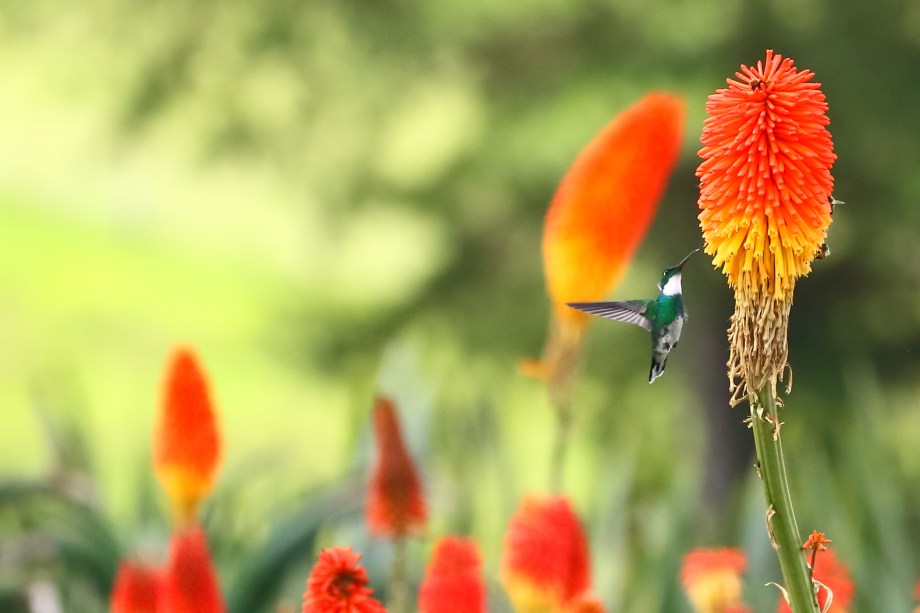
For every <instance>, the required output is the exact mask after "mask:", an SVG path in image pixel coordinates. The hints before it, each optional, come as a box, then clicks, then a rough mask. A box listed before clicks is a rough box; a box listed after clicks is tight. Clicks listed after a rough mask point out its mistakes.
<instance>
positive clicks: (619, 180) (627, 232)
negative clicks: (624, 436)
mask: <svg viewBox="0 0 920 613" xmlns="http://www.w3.org/2000/svg"><path fill="white" fill-rule="evenodd" d="M683 124H684V102H683V100H682V99H681V98H679V97H677V96H674V95H670V94H664V93H652V94H648V95H647V96H645V97H644V98H642V99H641V100H639V101H638V102H636V103H635V104H634V105H633V106H631V107H629V108H628V109H626V110H625V111H623V112H622V113H621V114H620V115H619V116H617V117H616V118H615V119H614V120H613V121H611V122H610V123H609V124H608V125H607V126H606V127H604V129H603V130H601V132H600V133H599V134H598V135H597V136H596V137H595V138H594V140H592V141H591V142H590V143H589V144H588V145H587V146H586V147H585V148H584V150H583V151H582V152H581V153H580V154H579V155H578V158H577V159H576V160H575V163H574V164H573V165H572V168H571V169H570V170H569V172H568V173H567V174H566V176H565V178H564V179H563V180H562V182H561V183H560V185H559V188H558V189H557V191H556V194H555V196H554V197H553V200H552V202H551V203H550V206H549V210H548V212H547V214H546V222H545V225H544V231H543V266H544V271H545V274H546V286H547V290H548V291H549V295H550V300H551V302H552V306H553V314H552V321H551V324H550V338H549V340H548V342H547V345H546V348H545V349H544V352H543V357H542V361H541V362H539V363H528V364H526V365H525V372H529V373H530V374H535V375H539V376H543V377H545V378H546V379H548V382H549V387H550V395H551V396H555V397H556V401H555V404H558V403H559V402H561V401H562V400H564V396H565V395H566V394H567V389H568V386H569V383H570V379H571V377H572V374H573V372H574V365H575V362H576V360H577V355H578V350H579V347H580V346H581V338H582V335H583V333H584V330H585V328H586V326H587V324H588V315H586V314H585V313H582V312H579V311H576V310H574V309H571V308H569V307H568V306H566V303H567V302H585V301H594V300H600V299H602V298H603V297H604V295H605V294H607V293H608V292H609V291H611V290H612V289H613V287H614V286H615V285H616V284H617V283H618V282H619V281H620V279H621V278H622V277H623V275H624V274H625V272H626V269H627V267H628V265H629V262H630V260H631V259H632V256H633V254H634V253H635V251H636V249H637V248H638V247H639V243H640V242H641V241H642V239H643V238H644V236H645V234H646V231H647V230H648V228H649V225H651V222H652V220H653V219H654V217H655V212H656V211H657V209H658V202H659V201H660V200H661V196H662V194H663V193H664V190H665V187H666V185H667V181H668V178H669V177H670V175H671V171H672V170H673V169H674V165H675V164H676V163H677V157H678V154H679V153H680V146H681V141H682V136H683Z"/></svg>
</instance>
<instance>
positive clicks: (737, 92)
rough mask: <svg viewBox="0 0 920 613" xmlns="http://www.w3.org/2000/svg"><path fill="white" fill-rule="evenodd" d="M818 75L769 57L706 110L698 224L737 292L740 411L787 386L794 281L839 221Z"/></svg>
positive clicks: (733, 360) (734, 332)
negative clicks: (748, 400) (748, 399)
mask: <svg viewBox="0 0 920 613" xmlns="http://www.w3.org/2000/svg"><path fill="white" fill-rule="evenodd" d="M813 76H814V74H813V73H812V72H811V71H809V70H801V71H799V70H797V69H796V68H795V65H794V63H793V61H792V60H791V59H788V58H786V59H783V58H782V56H780V55H778V54H774V53H773V52H772V51H767V55H766V59H765V60H764V61H763V62H757V65H756V66H753V67H748V66H742V67H741V70H740V72H737V73H736V74H735V77H736V78H735V79H728V87H726V88H723V89H719V90H718V91H716V93H714V94H712V95H710V96H709V100H708V101H707V103H706V112H707V113H708V114H709V117H708V119H706V122H705V124H704V127H703V134H702V137H701V141H702V144H703V148H702V149H701V150H700V152H699V155H700V157H701V158H702V160H703V161H702V163H701V164H700V166H699V168H698V169H697V171H696V174H697V176H698V177H699V178H700V196H699V208H700V209H701V210H700V214H699V220H700V227H701V228H702V231H703V239H704V241H705V250H706V253H708V254H709V255H711V256H712V262H713V265H715V266H721V267H722V271H723V272H724V273H725V275H726V276H727V277H728V283H729V285H730V286H731V287H732V289H733V290H734V292H735V313H734V315H733V316H732V325H731V328H730V330H729V338H730V341H731V355H730V358H729V379H730V381H731V386H732V390H733V392H734V396H733V400H734V401H736V402H737V401H740V400H741V399H743V398H744V397H745V396H747V394H748V393H749V392H755V391H757V390H759V389H760V388H761V387H762V386H763V385H764V384H766V383H769V384H771V385H772V386H773V387H774V388H775V386H776V381H777V379H778V378H780V377H781V375H782V371H783V369H784V368H785V366H786V362H787V358H788V345H787V341H786V333H787V328H788V321H789V309H790V306H791V305H792V294H793V289H794V288H795V282H796V279H798V278H799V277H802V276H804V275H807V274H808V273H809V271H810V270H811V262H812V261H813V260H814V258H815V254H816V253H818V252H819V250H820V249H821V245H822V244H823V241H824V238H825V236H826V234H827V228H828V226H829V225H830V222H831V200H832V196H831V192H832V190H833V187H834V180H833V177H832V176H831V173H830V170H831V166H832V165H833V163H834V160H835V159H836V156H835V155H834V148H833V144H832V142H831V136H830V133H829V132H828V131H827V127H826V126H827V124H828V123H829V120H828V118H827V114H826V112H827V102H826V101H825V98H824V94H823V93H822V92H821V90H820V85H819V84H818V83H814V82H812V77H813Z"/></svg>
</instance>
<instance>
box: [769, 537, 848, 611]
mask: <svg viewBox="0 0 920 613" xmlns="http://www.w3.org/2000/svg"><path fill="white" fill-rule="evenodd" d="M812 576H813V577H814V579H815V581H818V582H820V583H821V584H823V585H824V586H826V588H827V589H825V588H824V587H820V586H819V589H818V609H819V610H821V611H824V607H825V606H826V605H827V601H828V597H829V595H828V590H830V591H831V592H832V593H833V595H834V596H833V600H832V601H831V606H830V608H829V609H828V610H827V611H828V613H847V611H849V610H850V603H851V602H852V600H853V593H854V591H855V588H854V587H853V579H852V578H851V577H850V569H849V567H848V566H847V565H846V564H845V563H844V562H841V561H840V560H838V559H837V554H836V553H835V552H834V550H833V549H832V548H830V547H828V548H827V550H826V551H824V550H822V551H821V553H819V554H818V555H817V557H816V558H815V568H814V572H813V573H812ZM776 611H777V613H791V612H792V609H791V608H790V607H789V604H788V603H787V602H786V599H785V598H780V601H779V606H778V607H777V609H776Z"/></svg>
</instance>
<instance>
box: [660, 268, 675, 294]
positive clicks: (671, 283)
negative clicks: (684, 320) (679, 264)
mask: <svg viewBox="0 0 920 613" xmlns="http://www.w3.org/2000/svg"><path fill="white" fill-rule="evenodd" d="M661 293H662V294H664V295H665V296H676V295H677V294H679V293H680V273H677V274H676V275H674V276H673V277H671V278H670V279H668V282H667V283H665V284H664V287H663V288H661Z"/></svg>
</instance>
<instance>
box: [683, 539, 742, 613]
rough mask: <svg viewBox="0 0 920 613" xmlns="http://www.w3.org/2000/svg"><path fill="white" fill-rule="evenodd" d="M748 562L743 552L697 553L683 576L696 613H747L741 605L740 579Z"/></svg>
mask: <svg viewBox="0 0 920 613" xmlns="http://www.w3.org/2000/svg"><path fill="white" fill-rule="evenodd" d="M745 568H747V559H746V558H745V556H744V552H742V551H741V550H740V549H728V548H726V549H694V550H693V551H691V552H690V553H688V554H687V555H686V556H684V566H683V569H681V572H680V580H681V583H683V586H684V590H686V592H687V597H688V598H689V599H690V602H691V603H692V604H693V610H694V611H695V613H729V612H730V611H745V610H747V609H746V608H745V606H744V605H743V604H742V601H741V575H742V574H743V573H744V570H745Z"/></svg>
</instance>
